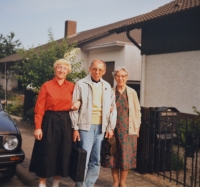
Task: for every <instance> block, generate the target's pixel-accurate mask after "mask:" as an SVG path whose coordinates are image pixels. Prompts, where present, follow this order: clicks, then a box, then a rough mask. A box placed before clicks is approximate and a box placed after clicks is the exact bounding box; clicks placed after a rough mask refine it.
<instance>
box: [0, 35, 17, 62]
mask: <svg viewBox="0 0 200 187" xmlns="http://www.w3.org/2000/svg"><path fill="white" fill-rule="evenodd" d="M14 37H15V33H14V32H10V35H7V36H6V37H4V36H3V34H0V58H4V57H6V56H9V55H12V54H15V53H16V52H17V50H18V49H19V47H20V46H21V42H20V41H19V40H15V41H13V40H14Z"/></svg>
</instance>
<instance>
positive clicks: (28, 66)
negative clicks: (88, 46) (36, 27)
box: [13, 30, 86, 92]
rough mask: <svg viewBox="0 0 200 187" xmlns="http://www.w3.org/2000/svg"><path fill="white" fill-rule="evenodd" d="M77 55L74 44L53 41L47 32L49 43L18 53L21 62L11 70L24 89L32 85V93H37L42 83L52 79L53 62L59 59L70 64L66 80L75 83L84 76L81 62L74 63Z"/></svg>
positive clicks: (65, 41)
mask: <svg viewBox="0 0 200 187" xmlns="http://www.w3.org/2000/svg"><path fill="white" fill-rule="evenodd" d="M77 53H78V49H76V44H72V45H68V44H67V39H63V40H62V41H55V40H54V38H53V34H52V32H51V30H49V41H48V43H47V44H46V45H43V46H39V47H37V48H30V49H29V50H25V49H20V50H19V51H18V54H19V55H20V56H21V57H22V60H21V61H19V62H18V63H16V64H15V66H14V67H13V70H14V72H15V76H16V77H17V79H18V80H20V81H21V82H22V86H23V87H24V88H26V87H27V85H29V84H31V83H32V86H33V87H34V88H35V89H34V91H35V92H38V90H39V89H40V87H41V85H42V84H43V83H44V82H46V81H48V80H50V79H52V78H53V77H54V71H53V64H54V62H55V61H56V60H58V59H60V58H67V59H68V60H69V61H70V62H71V64H72V71H71V73H70V74H69V75H68V76H67V79H68V80H70V81H72V82H76V80H77V79H80V78H82V77H85V76H86V72H85V70H83V69H81V62H77V61H76V55H77Z"/></svg>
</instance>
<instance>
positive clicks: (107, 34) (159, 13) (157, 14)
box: [0, 0, 200, 63]
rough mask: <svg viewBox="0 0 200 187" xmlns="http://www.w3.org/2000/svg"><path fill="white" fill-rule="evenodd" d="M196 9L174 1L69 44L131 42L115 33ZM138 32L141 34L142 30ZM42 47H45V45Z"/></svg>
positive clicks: (197, 3)
mask: <svg viewBox="0 0 200 187" xmlns="http://www.w3.org/2000/svg"><path fill="white" fill-rule="evenodd" d="M195 8H200V0H174V1H172V2H170V3H168V4H166V5H164V6H161V7H159V8H157V9H155V10H153V11H151V12H149V13H146V14H142V15H140V16H136V17H133V18H129V19H126V20H122V21H119V22H116V23H112V24H109V25H105V26H102V27H97V28H94V29H90V30H86V31H83V32H80V33H77V34H76V35H74V36H72V37H70V38H69V39H68V42H69V44H70V43H72V42H74V41H76V42H77V44H78V46H86V45H91V44H99V42H111V40H113V41H114V40H115V41H124V42H129V40H128V39H127V38H126V35H125V33H122V34H121V35H116V34H114V33H115V32H119V31H121V32H123V31H124V30H125V27H126V26H134V28H141V27H139V26H141V24H143V23H146V22H149V21H151V20H155V19H158V18H162V17H166V16H168V15H173V14H174V15H175V14H177V13H180V12H183V11H187V10H191V9H195ZM138 31H139V32H141V31H140V30H138ZM131 33H134V31H131ZM131 33H130V34H131ZM132 37H133V38H134V39H135V40H136V41H137V42H138V43H140V40H141V38H140V34H138V32H136V35H135V34H133V36H132ZM119 38H120V40H119ZM61 40H62V39H60V40H57V41H58V42H59V41H61ZM41 47H45V45H43V46H41ZM19 59H20V57H19V56H18V55H16V54H15V55H11V56H8V57H5V58H3V59H0V63H2V62H10V61H16V60H19Z"/></svg>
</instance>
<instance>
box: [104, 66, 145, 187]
mask: <svg viewBox="0 0 200 187" xmlns="http://www.w3.org/2000/svg"><path fill="white" fill-rule="evenodd" d="M113 76H114V78H115V81H116V83H117V85H116V87H114V88H113V89H114V92H115V96H116V107H117V124H116V128H115V137H116V140H117V153H116V154H115V155H114V156H113V157H111V158H110V159H107V160H106V159H105V160H102V165H103V166H104V167H109V168H111V170H112V176H113V185H112V187H118V186H120V187H125V186H126V179H127V175H128V170H129V169H133V168H136V155H137V137H138V136H139V129H140V123H141V119H140V118H141V113H140V104H139V101H138V97H137V93H136V91H135V90H134V89H132V88H130V87H128V86H127V85H126V82H127V80H128V71H127V69H126V68H125V67H119V68H117V69H116V70H115V71H114V72H113Z"/></svg>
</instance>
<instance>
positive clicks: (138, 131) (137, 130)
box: [136, 128, 140, 138]
mask: <svg viewBox="0 0 200 187" xmlns="http://www.w3.org/2000/svg"><path fill="white" fill-rule="evenodd" d="M136 133H137V137H138V138H139V136H140V129H139V128H137V129H136Z"/></svg>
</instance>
